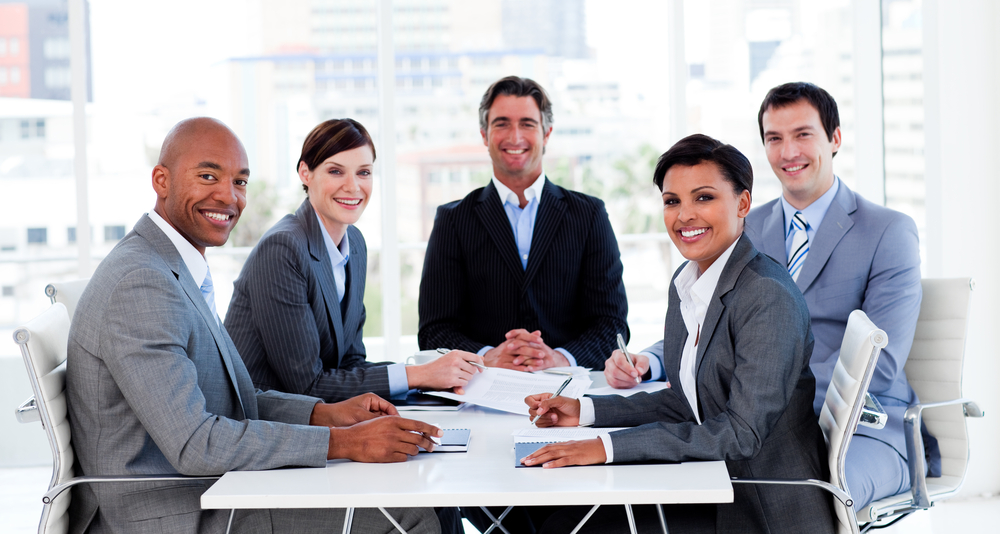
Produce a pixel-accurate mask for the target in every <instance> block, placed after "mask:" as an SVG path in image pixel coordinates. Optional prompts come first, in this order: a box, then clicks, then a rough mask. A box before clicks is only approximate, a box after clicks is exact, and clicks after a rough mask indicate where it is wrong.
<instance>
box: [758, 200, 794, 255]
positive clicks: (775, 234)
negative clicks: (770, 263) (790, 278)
mask: <svg viewBox="0 0 1000 534" xmlns="http://www.w3.org/2000/svg"><path fill="white" fill-rule="evenodd" d="M763 222H764V224H763V226H762V227H761V231H760V239H759V240H760V241H761V242H760V243H756V242H755V243H754V245H755V246H756V247H758V249H759V250H760V251H761V252H763V253H764V254H767V255H768V256H770V257H771V258H773V259H774V261H776V262H778V263H780V264H782V265H788V253H787V252H785V212H784V210H783V209H782V208H781V199H778V200H777V201H775V202H774V206H773V207H772V208H771V213H768V214H767V217H765V218H764V221H763Z"/></svg>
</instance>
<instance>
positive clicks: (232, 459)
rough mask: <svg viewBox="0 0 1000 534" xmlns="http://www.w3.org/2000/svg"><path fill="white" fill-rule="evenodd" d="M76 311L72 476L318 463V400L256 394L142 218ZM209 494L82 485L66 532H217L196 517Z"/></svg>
mask: <svg viewBox="0 0 1000 534" xmlns="http://www.w3.org/2000/svg"><path fill="white" fill-rule="evenodd" d="M77 312H78V313H76V314H75V315H74V318H73V324H72V326H71V328H70V334H69V347H68V357H67V364H66V365H67V368H66V392H67V399H68V404H69V419H70V424H71V425H72V427H71V428H72V434H73V448H74V450H75V452H76V458H77V465H76V468H77V471H78V473H82V474H84V475H130V474H156V473H161V474H162V473H182V474H186V475H221V474H223V473H225V472H226V471H230V470H259V469H272V468H276V467H284V466H314V467H318V466H323V465H326V455H327V450H328V448H329V440H330V432H329V429H327V428H324V427H309V426H305V425H306V424H308V422H309V416H310V414H311V413H312V409H313V406H314V405H315V403H316V402H318V399H315V398H309V397H302V396H298V395H288V394H284V393H278V392H261V391H255V390H254V387H253V384H252V383H251V381H250V376H249V375H248V374H247V370H246V367H244V366H243V361H242V360H241V359H240V358H239V355H238V354H237V353H236V348H235V347H234V346H233V344H232V341H231V340H230V339H229V336H228V335H226V330H225V329H224V328H222V326H221V325H220V324H219V322H218V317H217V316H215V315H213V314H212V312H211V311H210V310H209V308H208V305H207V304H206V303H205V300H204V298H203V297H202V294H201V290H200V288H199V287H198V284H196V283H195V281H194V279H192V278H191V274H190V272H189V271H188V269H187V267H186V266H185V265H184V261H183V260H182V259H181V257H180V255H179V254H178V252H177V249H176V248H174V245H173V243H171V242H170V240H169V238H167V236H166V235H164V234H163V232H162V231H161V230H160V229H159V228H158V227H157V226H156V224H155V223H154V222H153V221H151V220H150V219H149V217H148V216H146V215H143V217H142V218H141V219H139V222H138V223H136V225H135V229H134V230H133V231H132V232H130V233H129V234H128V235H126V236H125V238H124V239H122V240H121V241H120V242H119V243H118V244H117V245H116V246H115V248H114V250H112V251H111V253H110V254H109V255H108V256H107V258H105V259H104V261H102V262H101V265H100V266H98V268H97V271H96V272H95V273H94V276H93V277H92V278H91V280H90V283H89V284H88V285H87V289H86V291H84V293H83V295H82V296H81V297H80V303H79V305H78V306H77ZM271 421H283V422H287V423H299V424H295V425H291V424H281V423H273V422H271ZM209 485H211V482H206V481H191V482H182V483H128V484H93V485H88V484H83V485H79V486H76V487H75V488H73V499H72V503H71V518H72V520H73V526H72V530H73V531H74V532H79V531H83V530H85V529H87V528H88V526H89V527H90V531H91V532H161V531H162V532H221V531H223V530H225V525H226V520H227V519H228V516H229V514H228V512H225V511H212V510H206V511H202V510H201V503H200V497H201V494H202V493H203V492H204V491H205V489H206V488H207V487H208V486H209ZM237 519H238V522H239V527H238V528H240V529H242V530H243V531H255V532H256V531H265V532H270V531H271V525H270V519H269V515H268V514H267V513H266V512H256V513H244V512H240V513H239V514H237Z"/></svg>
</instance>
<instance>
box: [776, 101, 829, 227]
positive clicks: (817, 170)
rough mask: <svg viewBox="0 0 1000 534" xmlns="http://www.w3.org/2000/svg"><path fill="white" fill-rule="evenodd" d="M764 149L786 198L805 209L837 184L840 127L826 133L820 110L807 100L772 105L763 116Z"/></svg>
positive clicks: (799, 207) (792, 203)
mask: <svg viewBox="0 0 1000 534" xmlns="http://www.w3.org/2000/svg"><path fill="white" fill-rule="evenodd" d="M761 122H762V125H763V128H764V150H765V151H766V152H767V161H768V163H770V164H771V169H772V170H773V171H774V174H775V176H777V177H778V180H780V181H781V189H782V191H783V193H784V196H785V200H787V201H788V203H789V204H791V205H792V206H795V208H796V209H800V210H801V209H805V208H806V207H808V206H809V205H810V204H812V203H813V202H815V201H816V199H818V198H819V197H821V196H823V193H826V192H827V191H828V190H829V189H830V186H832V185H833V155H834V153H836V152H837V151H838V150H840V127H837V129H836V130H834V132H833V139H830V138H828V137H827V135H826V131H825V130H824V129H823V122H822V121H821V120H820V116H819V112H818V111H816V108H814V107H813V106H812V104H810V103H809V101H807V100H799V101H798V102H795V103H793V104H789V105H787V106H784V107H780V108H770V109H768V110H767V111H765V112H764V115H763V117H762V121H761Z"/></svg>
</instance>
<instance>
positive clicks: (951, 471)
mask: <svg viewBox="0 0 1000 534" xmlns="http://www.w3.org/2000/svg"><path fill="white" fill-rule="evenodd" d="M921 285H922V286H923V299H922V301H921V303H920V316H919V318H918V319H917V330H916V335H915V336H914V338H913V348H912V349H910V355H909V357H908V358H907V360H906V367H905V370H906V376H907V378H908V379H909V381H910V385H911V386H912V387H913V390H914V391H916V393H917V397H919V398H920V404H917V405H914V406H911V407H910V408H908V409H907V411H906V415H905V416H904V421H903V424H904V427H905V430H906V449H907V455H908V456H909V458H910V462H909V468H910V480H911V481H912V487H911V489H910V491H909V492H907V493H901V494H899V495H896V496H894V497H888V498H885V499H881V500H879V501H876V502H873V503H871V504H870V505H869V506H867V507H865V509H863V510H861V511H859V512H858V514H857V518H858V522H859V523H862V524H863V525H865V527H866V528H868V527H874V528H879V527H884V526H888V525H890V524H892V523H895V522H896V521H898V520H900V519H902V518H903V517H906V516H907V515H909V514H911V513H913V512H914V511H916V510H923V509H927V508H929V507H931V506H934V503H936V502H938V501H941V500H944V499H947V498H949V497H951V496H952V495H954V494H955V493H957V492H958V490H959V488H961V486H962V482H963V481H964V480H965V473H966V469H967V467H968V462H969V436H968V433H967V431H966V418H967V417H982V416H983V411H982V410H980V409H979V407H978V406H977V405H976V403H974V402H972V401H970V400H968V399H965V398H963V397H962V364H963V360H964V357H965V337H966V332H967V330H968V317H969V301H970V297H971V293H972V289H973V288H974V287H975V283H974V282H973V281H972V280H971V279H969V278H952V279H943V278H942V279H925V280H923V281H921ZM930 408H934V409H933V410H930V411H928V412H927V413H926V415H924V410H928V409H930ZM921 419H923V421H924V422H925V423H927V430H929V431H930V433H931V435H932V436H934V437H936V438H937V440H938V445H939V446H940V448H941V476H940V477H934V478H927V476H926V475H925V474H924V472H925V469H926V466H925V462H924V442H923V438H922V436H921V435H920V422H921Z"/></svg>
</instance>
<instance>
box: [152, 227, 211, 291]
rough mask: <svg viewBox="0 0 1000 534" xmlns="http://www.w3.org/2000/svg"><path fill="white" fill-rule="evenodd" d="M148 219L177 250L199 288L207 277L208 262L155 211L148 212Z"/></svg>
mask: <svg viewBox="0 0 1000 534" xmlns="http://www.w3.org/2000/svg"><path fill="white" fill-rule="evenodd" d="M149 219H150V220H151V221H153V223H154V224H156V226H158V227H159V228H160V230H162V231H163V233H164V234H166V236H167V239H169V240H170V242H171V243H173V244H174V248H175V249H177V253H178V254H180V256H181V259H182V260H184V265H185V266H187V269H188V272H189V273H190V274H191V278H193V279H194V283H195V284H197V285H198V287H201V284H202V283H203V282H204V281H205V276H206V275H208V262H207V261H205V257H204V256H202V255H201V252H198V249H196V248H194V245H192V244H191V242H190V241H188V240H187V239H185V238H184V236H182V235H181V234H180V232H178V231H177V230H176V229H175V228H174V227H173V226H170V223H168V222H167V221H165V220H164V219H163V217H160V214H159V213H156V211H155V210H149Z"/></svg>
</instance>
